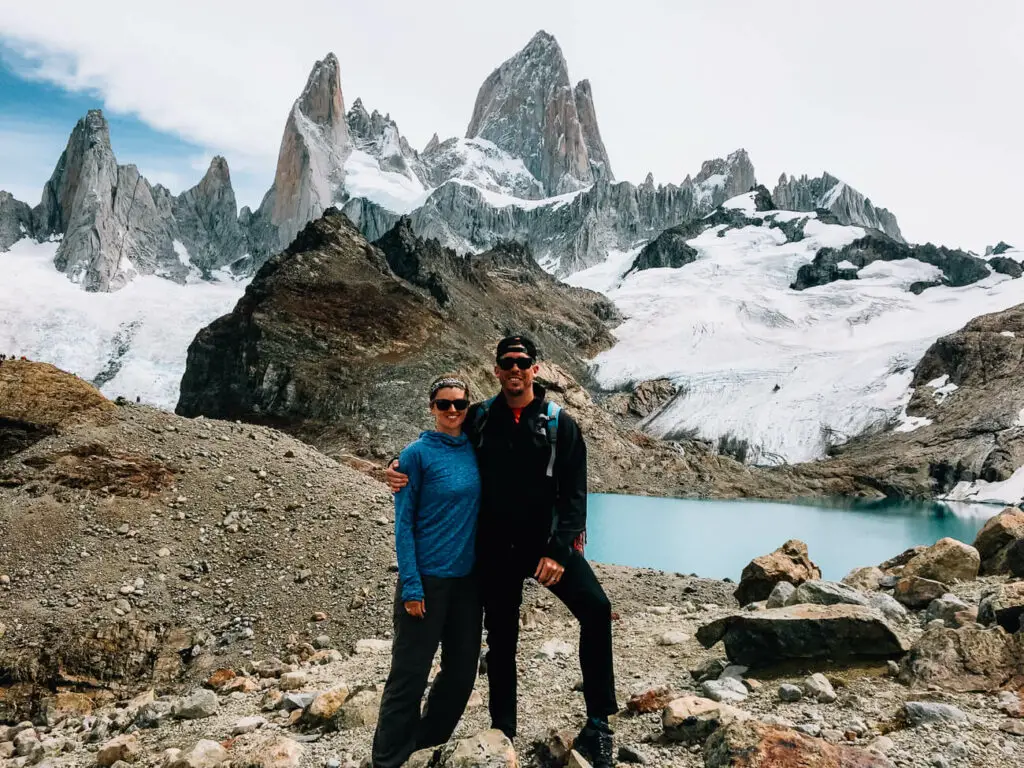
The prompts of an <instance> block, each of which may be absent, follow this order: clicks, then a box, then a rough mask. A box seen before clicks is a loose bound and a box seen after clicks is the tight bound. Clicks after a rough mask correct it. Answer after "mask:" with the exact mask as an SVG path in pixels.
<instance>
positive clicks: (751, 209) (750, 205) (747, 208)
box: [722, 192, 757, 216]
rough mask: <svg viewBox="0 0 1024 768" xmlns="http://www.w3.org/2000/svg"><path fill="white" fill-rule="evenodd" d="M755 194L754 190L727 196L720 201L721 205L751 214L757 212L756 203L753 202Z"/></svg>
mask: <svg viewBox="0 0 1024 768" xmlns="http://www.w3.org/2000/svg"><path fill="white" fill-rule="evenodd" d="M756 195H757V193H756V192H747V193H746V194H744V195H737V196H736V197H732V198H729V199H728V200H726V201H725V202H724V203H722V207H723V208H732V209H735V210H737V211H743V212H744V213H746V214H748V215H750V216H753V215H754V214H756V213H757V204H756V203H755V202H754V197H755V196H756Z"/></svg>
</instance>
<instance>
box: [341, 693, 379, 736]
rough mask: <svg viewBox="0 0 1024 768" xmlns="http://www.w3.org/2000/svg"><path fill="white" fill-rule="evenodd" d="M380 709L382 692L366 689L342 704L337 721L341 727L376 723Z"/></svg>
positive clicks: (356, 726) (355, 726)
mask: <svg viewBox="0 0 1024 768" xmlns="http://www.w3.org/2000/svg"><path fill="white" fill-rule="evenodd" d="M379 710H380V694H379V693H378V692H377V691H375V690H372V689H366V690H363V691H359V693H356V694H354V695H353V696H352V697H351V698H349V699H348V700H347V701H346V702H345V703H344V704H342V706H341V709H340V710H338V714H337V716H336V718H335V721H336V724H337V725H338V726H339V727H341V728H359V727H361V726H368V725H376V724H377V714H378V713H379Z"/></svg>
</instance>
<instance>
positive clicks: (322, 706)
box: [302, 683, 349, 725]
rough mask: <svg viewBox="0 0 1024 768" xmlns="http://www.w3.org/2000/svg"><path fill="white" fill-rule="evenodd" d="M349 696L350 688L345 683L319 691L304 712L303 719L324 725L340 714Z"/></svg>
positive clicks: (313, 723)
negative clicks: (339, 711)
mask: <svg viewBox="0 0 1024 768" xmlns="http://www.w3.org/2000/svg"><path fill="white" fill-rule="evenodd" d="M348 696H349V689H348V686H347V685H345V684H344V683H341V684H340V685H336V686H334V687H333V688H329V689H328V690H326V691H322V692H321V693H318V694H317V695H316V697H315V698H314V699H313V701H312V703H310V705H309V707H307V708H306V711H305V712H304V713H303V715H302V719H303V721H304V722H306V723H309V724H310V725H324V724H326V723H328V722H330V721H331V720H333V719H334V717H335V716H336V715H337V714H338V710H339V709H341V705H342V704H344V703H345V701H346V700H347V699H348Z"/></svg>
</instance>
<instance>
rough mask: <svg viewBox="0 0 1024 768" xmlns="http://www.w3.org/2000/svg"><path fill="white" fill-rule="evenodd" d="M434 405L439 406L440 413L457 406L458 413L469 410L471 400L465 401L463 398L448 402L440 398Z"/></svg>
mask: <svg viewBox="0 0 1024 768" xmlns="http://www.w3.org/2000/svg"><path fill="white" fill-rule="evenodd" d="M434 405H436V406H437V410H439V411H447V410H450V409H451V407H452V406H453V405H454V406H455V410H456V411H464V410H466V409H467V408H469V400H464V399H462V398H460V399H458V400H446V399H445V398H443V397H439V398H437V399H436V400H435V401H434Z"/></svg>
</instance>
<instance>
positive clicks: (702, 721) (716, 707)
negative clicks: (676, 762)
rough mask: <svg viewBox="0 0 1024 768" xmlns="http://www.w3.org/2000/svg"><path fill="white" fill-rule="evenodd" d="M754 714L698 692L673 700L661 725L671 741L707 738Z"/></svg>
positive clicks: (662, 716)
mask: <svg viewBox="0 0 1024 768" xmlns="http://www.w3.org/2000/svg"><path fill="white" fill-rule="evenodd" d="M748 717H750V716H749V715H748V714H747V713H746V712H743V711H742V710H738V709H735V708H734V707H731V706H729V705H728V704H722V703H719V702H715V701H711V700H710V699H704V698H700V697H697V696H683V697H681V698H678V699H674V700H673V701H671V702H669V703H668V705H667V706H666V707H665V709H664V710H662V713H661V725H662V728H663V729H664V732H665V736H666V738H668V739H669V740H671V741H681V742H684V743H687V744H696V743H700V742H703V741H704V740H706V739H707V737H708V736H710V735H711V734H712V733H714V732H715V731H716V730H718V728H721V727H723V726H726V725H728V724H729V723H732V722H734V721H736V720H741V719H745V718H748Z"/></svg>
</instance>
